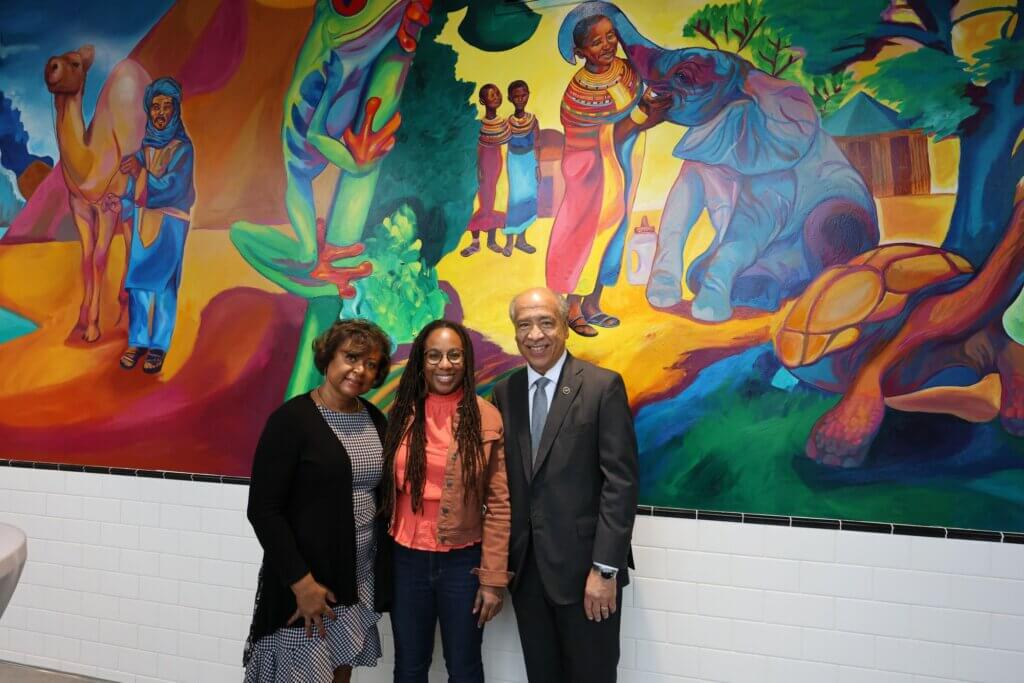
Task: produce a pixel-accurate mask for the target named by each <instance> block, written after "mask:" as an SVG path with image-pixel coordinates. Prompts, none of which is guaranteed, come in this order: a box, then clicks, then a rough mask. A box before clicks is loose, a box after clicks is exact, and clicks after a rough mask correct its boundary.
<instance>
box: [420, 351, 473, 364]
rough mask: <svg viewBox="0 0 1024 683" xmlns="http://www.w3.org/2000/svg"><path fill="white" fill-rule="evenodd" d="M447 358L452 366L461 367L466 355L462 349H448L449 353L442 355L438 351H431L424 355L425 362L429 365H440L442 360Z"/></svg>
mask: <svg viewBox="0 0 1024 683" xmlns="http://www.w3.org/2000/svg"><path fill="white" fill-rule="evenodd" d="M446 356H447V358H448V362H449V363H451V364H452V365H461V364H462V361H463V359H465V357H466V355H465V354H464V353H463V352H462V349H448V353H442V352H440V351H438V350H437V349H431V350H430V351H427V352H426V353H424V354H423V360H425V361H427V365H438V364H439V363H440V362H441V359H442V358H445V357H446Z"/></svg>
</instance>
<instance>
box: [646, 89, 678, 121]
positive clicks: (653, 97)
mask: <svg viewBox="0 0 1024 683" xmlns="http://www.w3.org/2000/svg"><path fill="white" fill-rule="evenodd" d="M671 104H672V97H671V96H669V95H659V94H658V93H656V92H654V90H652V89H651V88H648V89H647V90H645V91H644V94H643V97H642V98H641V99H640V103H639V106H640V111H642V112H643V113H644V114H646V115H647V121H645V122H644V123H643V125H642V126H641V127H642V128H651V127H653V126H656V125H658V124H659V123H661V122H662V121H664V120H665V116H666V115H667V114H668V108H669V106H670V105H671Z"/></svg>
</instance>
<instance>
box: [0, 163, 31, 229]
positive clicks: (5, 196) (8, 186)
mask: <svg viewBox="0 0 1024 683" xmlns="http://www.w3.org/2000/svg"><path fill="white" fill-rule="evenodd" d="M24 204H25V203H24V202H23V201H21V198H20V197H18V195H17V193H16V192H15V190H14V183H12V182H11V177H10V176H9V175H8V174H7V173H6V172H4V171H0V228H6V227H7V226H9V225H10V224H11V221H13V220H14V217H15V216H17V215H18V212H19V211H21V207H22V206H24ZM2 236H3V235H0V237H2Z"/></svg>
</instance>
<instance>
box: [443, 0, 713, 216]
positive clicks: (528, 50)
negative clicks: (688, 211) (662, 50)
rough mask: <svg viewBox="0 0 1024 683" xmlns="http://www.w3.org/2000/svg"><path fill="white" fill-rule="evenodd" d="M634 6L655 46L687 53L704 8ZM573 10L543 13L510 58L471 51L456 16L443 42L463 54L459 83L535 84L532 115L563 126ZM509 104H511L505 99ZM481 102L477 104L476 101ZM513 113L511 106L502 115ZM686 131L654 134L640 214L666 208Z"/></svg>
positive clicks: (666, 129) (691, 2)
mask: <svg viewBox="0 0 1024 683" xmlns="http://www.w3.org/2000/svg"><path fill="white" fill-rule="evenodd" d="M627 4H628V10H627V12H628V15H629V18H630V20H631V21H632V22H633V23H634V24H635V25H636V27H637V29H638V30H639V31H640V32H641V33H643V34H644V35H645V36H647V37H648V38H650V39H651V40H653V41H654V42H656V43H658V44H660V45H665V46H666V47H683V46H684V45H687V44H696V43H692V42H689V41H686V42H684V39H683V38H682V33H683V25H684V24H685V23H686V20H687V18H688V17H689V16H690V14H691V13H692V12H693V11H694V10H696V9H698V8H700V7H702V6H703V5H704V4H705V3H704V2H697V1H696V0H681V1H676V2H672V3H661V2H658V3H635V4H633V3H622V6H623V7H626V6H627ZM571 9H572V5H565V6H562V7H553V8H550V9H544V10H542V11H540V12H539V14H540V16H541V20H540V25H539V26H538V27H537V31H536V33H534V35H533V38H531V39H530V40H529V41H527V43H525V44H524V45H521V46H520V47H517V48H515V49H512V50H508V51H507V52H484V51H482V50H477V49H475V48H473V47H470V46H469V45H467V44H466V43H465V41H463V40H462V38H460V37H459V33H458V26H459V21H461V20H462V17H463V16H464V14H465V12H464V11H461V12H457V13H453V14H452V15H451V16H450V18H449V20H448V24H447V25H446V26H445V27H444V31H443V32H442V33H441V42H443V43H446V44H448V45H451V46H452V47H454V48H455V49H456V51H457V52H458V53H459V60H458V63H457V64H456V65H455V73H456V75H457V76H458V77H459V78H462V79H465V80H467V81H474V82H476V83H481V84H482V83H488V82H492V83H496V84H497V85H498V86H499V87H501V89H502V91H503V92H504V91H505V88H506V87H507V86H508V83H509V81H513V80H516V79H520V78H521V79H523V80H525V81H526V82H527V83H529V84H530V105H529V107H528V109H529V110H530V111H532V112H533V113H534V114H536V115H537V116H538V118H539V119H540V123H541V126H543V127H544V128H556V129H558V130H561V128H562V126H561V124H560V123H559V119H558V110H559V105H560V104H561V101H562V93H563V92H564V91H565V86H566V84H567V83H568V82H569V79H571V78H572V75H573V74H574V73H576V71H577V70H578V69H579V65H578V64H577V65H572V64H569V63H568V62H566V61H565V60H564V59H562V57H561V55H559V54H558V27H559V26H561V24H562V19H563V18H564V17H565V15H567V14H568V13H569V11H570V10H571ZM505 99H506V100H507V98H505ZM473 102H474V103H475V102H476V98H475V97H474V98H473ZM510 112H511V105H509V104H508V103H507V102H506V104H505V105H504V107H503V109H502V113H503V114H505V115H507V114H509V113H510ZM684 132H685V129H684V128H680V127H678V126H672V125H663V126H659V127H657V128H655V129H653V130H651V131H650V132H649V133H648V137H647V155H646V157H645V161H644V166H643V176H642V178H641V182H640V190H639V194H638V196H637V208H639V209H660V208H661V207H662V205H663V204H664V203H665V196H666V195H667V194H668V190H669V188H671V187H672V182H673V181H674V180H675V178H676V175H677V174H678V173H679V167H680V165H681V163H682V162H681V161H680V160H679V159H675V158H673V157H672V148H673V147H675V146H676V143H677V142H679V138H680V137H682V134H683V133H684Z"/></svg>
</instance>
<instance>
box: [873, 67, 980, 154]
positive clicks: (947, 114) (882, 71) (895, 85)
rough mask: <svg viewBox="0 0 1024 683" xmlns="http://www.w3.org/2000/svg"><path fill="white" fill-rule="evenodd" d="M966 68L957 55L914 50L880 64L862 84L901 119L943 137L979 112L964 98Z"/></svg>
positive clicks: (968, 77) (953, 131) (966, 79)
mask: <svg viewBox="0 0 1024 683" xmlns="http://www.w3.org/2000/svg"><path fill="white" fill-rule="evenodd" d="M966 66H967V65H966V63H965V62H964V61H963V60H961V59H960V58H959V57H957V56H956V55H949V54H945V53H934V54H933V53H931V52H930V51H928V50H917V51H915V52H908V53H907V54H905V55H900V56H899V57H894V58H892V59H887V60H885V61H884V62H881V63H880V64H879V65H878V71H876V72H875V73H873V74H871V75H870V76H868V77H866V78H865V79H864V85H866V86H867V87H869V88H871V89H872V90H874V91H875V94H876V95H877V96H878V98H879V99H881V100H885V101H886V102H889V103H892V104H895V105H897V106H898V107H899V112H900V118H901V119H904V120H907V121H913V122H914V125H915V126H918V127H920V128H923V129H924V130H926V131H928V132H929V133H932V134H934V135H935V136H936V137H937V138H945V137H949V136H951V135H956V131H957V127H958V125H959V123H960V122H961V121H964V120H966V119H967V118H968V117H970V116H972V115H973V114H974V113H976V112H977V111H978V107H977V106H975V105H974V103H972V102H971V100H970V98H968V97H967V86H968V85H969V84H970V80H971V77H970V73H969V72H968V71H967V68H966Z"/></svg>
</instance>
